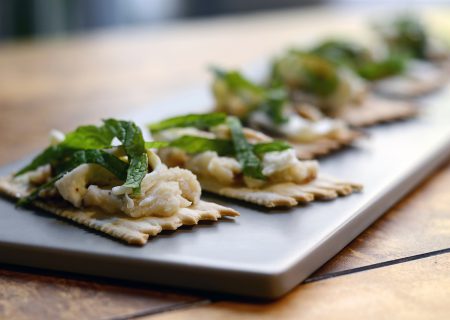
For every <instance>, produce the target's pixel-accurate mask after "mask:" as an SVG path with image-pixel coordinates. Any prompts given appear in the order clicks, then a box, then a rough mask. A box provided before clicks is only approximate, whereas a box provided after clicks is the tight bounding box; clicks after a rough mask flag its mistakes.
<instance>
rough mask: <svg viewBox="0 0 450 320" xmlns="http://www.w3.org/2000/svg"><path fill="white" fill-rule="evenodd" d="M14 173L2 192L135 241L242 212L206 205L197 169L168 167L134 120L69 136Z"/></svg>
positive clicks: (86, 128) (109, 123) (59, 137)
mask: <svg viewBox="0 0 450 320" xmlns="http://www.w3.org/2000/svg"><path fill="white" fill-rule="evenodd" d="M52 140H53V141H52V145H51V146H49V147H48V148H47V149H45V150H44V151H43V152H42V153H40V154H39V155H38V156H36V157H35V158H34V159H33V160H32V161H31V163H29V164H28V165H27V166H25V167H24V168H22V169H21V170H19V171H18V172H16V173H15V174H14V175H12V176H9V177H4V178H2V179H0V191H1V192H2V193H4V194H6V195H9V196H11V197H14V198H18V199H19V202H18V204H19V205H26V204H32V205H34V206H36V207H39V208H42V209H44V210H45V211H48V212H51V213H54V214H56V215H58V216H61V217H64V218H68V219H70V220H72V221H74V222H77V223H79V224H82V225H84V226H87V227H90V228H93V229H96V230H99V231H102V232H104V233H106V234H108V235H110V236H113V237H115V238H118V239H120V240H123V241H126V242H128V243H130V244H137V245H143V244H145V243H146V242H147V239H148V237H149V236H155V235H157V234H158V233H160V232H161V231H162V230H175V229H177V228H178V227H180V226H182V225H193V224H197V223H198V222H199V221H200V220H217V219H219V218H221V217H223V216H237V215H239V214H238V213H237V212H236V211H235V210H233V209H230V208H226V207H223V206H220V205H217V204H215V203H211V202H205V201H202V200H200V194H201V188H200V184H199V182H198V181H197V178H196V176H195V175H194V174H192V172H190V171H188V170H186V169H181V168H168V167H167V166H166V165H164V164H163V163H161V161H160V159H159V157H158V156H157V155H156V154H155V153H154V152H153V151H152V148H158V147H161V146H165V145H166V143H160V142H145V141H144V138H143V136H142V132H141V130H140V129H139V127H138V126H136V125H135V124H134V123H133V122H128V121H119V120H114V119H108V120H105V121H104V123H103V125H101V126H81V127H79V128H77V129H76V130H75V131H73V132H70V133H68V134H67V135H65V136H64V135H63V134H62V133H58V134H57V135H54V137H53V139H52Z"/></svg>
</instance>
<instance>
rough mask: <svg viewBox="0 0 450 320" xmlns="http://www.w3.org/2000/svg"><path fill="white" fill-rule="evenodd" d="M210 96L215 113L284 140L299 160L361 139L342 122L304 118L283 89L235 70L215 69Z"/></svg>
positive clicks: (329, 151) (357, 133)
mask: <svg viewBox="0 0 450 320" xmlns="http://www.w3.org/2000/svg"><path fill="white" fill-rule="evenodd" d="M213 94H214V98H215V110H216V111H219V112H224V113H227V114H229V115H233V116H237V117H239V118H240V119H241V120H242V121H243V122H244V124H245V125H246V126H248V127H250V128H253V129H256V130H260V131H263V132H265V133H266V134H268V135H270V136H272V137H274V138H277V139H282V140H286V141H288V142H289V143H291V144H292V145H293V146H294V147H295V150H296V151H297V154H298V157H299V158H301V159H313V158H316V157H318V156H324V155H327V154H330V153H332V152H334V151H336V150H339V149H342V148H344V147H345V146H348V145H350V144H352V143H353V142H354V141H356V140H357V139H359V138H360V137H361V133H360V132H359V131H356V130H353V129H351V128H349V127H348V125H347V124H346V123H345V122H343V121H340V120H336V119H331V118H325V117H323V116H320V117H309V118H307V117H305V116H304V115H303V114H302V113H301V112H298V110H297V106H294V105H293V104H292V103H291V102H290V101H289V99H288V95H287V92H286V90H285V89H283V88H281V87H273V88H271V87H269V88H266V87H263V86H260V85H258V84H256V83H253V82H251V81H250V80H249V79H247V78H245V77H244V76H243V75H242V74H241V73H239V72H238V71H225V70H220V69H215V79H214V82H213ZM309 109H310V110H311V108H309ZM309 115H310V114H309Z"/></svg>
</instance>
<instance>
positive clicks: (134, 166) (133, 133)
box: [104, 119, 148, 194]
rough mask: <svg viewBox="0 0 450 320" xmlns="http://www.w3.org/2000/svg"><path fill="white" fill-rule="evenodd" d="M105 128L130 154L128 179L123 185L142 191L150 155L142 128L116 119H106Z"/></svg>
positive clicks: (134, 190) (135, 191)
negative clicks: (148, 155)
mask: <svg viewBox="0 0 450 320" xmlns="http://www.w3.org/2000/svg"><path fill="white" fill-rule="evenodd" d="M104 123H105V128H106V129H107V130H109V131H110V132H111V134H112V135H113V136H114V137H117V139H119V140H120V141H121V142H122V147H123V148H124V150H125V153H126V154H127V156H128V161H129V167H128V171H127V179H126V181H125V183H124V185H123V186H125V187H130V188H133V193H134V194H137V193H140V186H141V182H142V179H144V177H145V175H146V174H147V172H148V157H147V152H146V149H145V141H144V137H143V135H142V131H141V129H140V128H139V127H138V126H137V125H136V124H135V123H133V122H130V121H121V120H115V119H107V120H104Z"/></svg>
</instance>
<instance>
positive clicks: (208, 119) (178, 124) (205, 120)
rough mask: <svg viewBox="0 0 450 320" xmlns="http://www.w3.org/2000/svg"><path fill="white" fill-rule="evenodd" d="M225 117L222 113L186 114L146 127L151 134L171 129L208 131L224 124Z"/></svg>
mask: <svg viewBox="0 0 450 320" xmlns="http://www.w3.org/2000/svg"><path fill="white" fill-rule="evenodd" d="M226 117H227V116H226V114H224V113H206V114H188V115H185V116H179V117H174V118H169V119H166V120H164V121H161V122H157V123H152V124H150V125H149V126H148V127H149V129H150V131H151V132H152V133H155V132H159V131H162V130H167V129H171V128H186V127H194V128H197V129H208V128H210V127H214V126H216V125H219V124H222V123H224V122H225V119H226Z"/></svg>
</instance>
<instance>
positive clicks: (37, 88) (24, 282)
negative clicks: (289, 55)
mask: <svg viewBox="0 0 450 320" xmlns="http://www.w3.org/2000/svg"><path fill="white" fill-rule="evenodd" d="M424 12H425V14H426V17H427V18H428V19H429V20H430V21H432V24H433V26H434V27H436V28H437V29H438V30H440V31H441V32H442V31H443V30H444V31H445V30H447V31H449V30H450V28H449V26H448V22H447V20H448V19H447V17H448V15H449V11H448V10H429V9H427V10H425V11H424ZM367 14H371V12H364V13H358V12H354V11H346V12H342V11H333V10H331V9H308V10H303V11H298V10H297V11H295V10H294V11H289V12H279V13H269V14H260V15H253V16H246V17H230V18H221V19H217V20H211V21H209V20H203V21H197V22H194V21H192V22H182V23H178V24H175V25H167V26H161V27H149V28H145V29H134V28H130V29H121V30H116V31H112V32H110V31H108V32H97V33H95V34H93V35H89V36H77V37H73V38H70V39H54V40H45V41H35V42H23V43H11V44H2V45H1V46H0V70H1V72H0V112H1V113H0V114H1V116H0V136H1V151H2V152H1V153H0V164H5V163H7V162H10V161H13V160H16V159H19V158H21V157H23V156H25V155H27V154H29V153H30V152H32V151H34V150H37V149H39V148H42V147H44V146H45V145H46V143H47V134H48V131H49V130H50V129H52V128H57V129H61V130H70V129H73V128H74V127H75V126H76V125H78V124H81V123H88V122H92V121H97V120H99V119H100V118H102V117H109V116H115V115H119V114H123V113H125V112H134V111H136V112H139V110H142V108H146V107H147V106H148V105H149V103H150V102H152V101H155V100H156V99H158V98H161V97H163V96H165V95H170V94H173V93H176V92H177V90H179V89H181V88H184V87H186V86H189V85H190V84H191V83H192V82H196V83H202V82H203V83H205V84H206V83H207V81H208V80H209V76H208V74H207V73H206V72H205V66H206V65H208V64H210V63H217V64H219V65H224V66H227V67H230V66H231V67H233V66H242V65H247V64H249V63H252V62H253V61H255V60H258V59H260V58H262V57H267V56H269V55H271V54H273V53H276V52H279V51H280V50H281V49H282V48H283V47H286V46H287V45H289V44H294V43H297V42H299V41H310V40H311V39H314V37H317V36H318V35H320V34H324V33H339V34H353V35H354V36H355V37H359V38H361V39H363V40H365V41H369V42H370V38H369V37H368V36H367V33H366V32H362V31H361V30H362V26H363V24H364V23H363V22H364V17H365V16H366V15H367ZM155 112H157V111H156V110H155ZM449 288H450V163H448V164H447V165H446V166H444V167H442V168H441V169H440V170H439V171H438V172H437V173H436V174H434V175H433V176H432V177H430V178H429V179H428V180H427V181H426V182H424V183H423V184H422V185H421V186H420V187H419V188H418V189H417V190H416V191H414V192H413V193H412V194H410V195H409V196H407V197H406V198H405V199H404V200H403V201H401V202H400V203H399V204H398V205H396V206H395V207H394V208H392V209H391V210H390V211H389V212H387V213H386V214H385V215H384V216H383V217H382V218H381V219H380V220H379V221H378V222H376V223H375V224H374V225H373V226H372V227H370V228H369V229H368V230H366V231H365V232H363V233H362V234H361V235H360V236H359V237H358V238H357V239H355V240H354V241H353V242H352V243H350V244H349V245H348V246H347V247H346V248H345V249H344V250H342V252H340V253H339V254H338V255H337V256H336V257H334V258H333V259H332V260H331V261H329V262H328V263H327V264H326V265H325V266H323V267H322V268H321V269H320V270H318V271H317V272H316V273H315V274H314V275H312V276H311V277H310V278H309V279H308V280H307V281H306V282H305V284H302V285H300V286H298V288H296V289H295V290H294V291H292V292H291V293H290V294H288V295H287V296H286V297H284V298H282V299H280V300H278V301H275V302H271V303H262V302H254V301H242V300H241V301H238V300H232V299H230V298H227V297H217V296H213V297H212V296H210V295H207V294H201V293H193V292H186V291H183V292H180V291H176V290H170V289H167V288H159V287H155V286H142V285H136V284H131V283H126V282H118V281H117V282H116V281H107V280H103V279H96V278H90V277H81V276H74V275H68V274H62V273H55V272H46V271H42V270H33V269H27V268H19V267H13V266H6V265H4V266H0V319H128V318H130V317H133V318H139V319H183V318H190V317H197V318H205V319H230V318H255V319H262V318H267V319H273V318H292V319H297V318H300V317H301V318H304V319H321V318H324V319H330V318H334V319H336V318H337V319H341V318H342V319H347V318H355V317H362V318H364V319H372V318H373V319H380V318H391V317H392V316H394V315H395V316H397V317H402V318H409V319H410V318H421V319H423V318H436V319H443V318H448V317H449V315H450V304H449V303H448V302H449V299H450V289H449Z"/></svg>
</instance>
